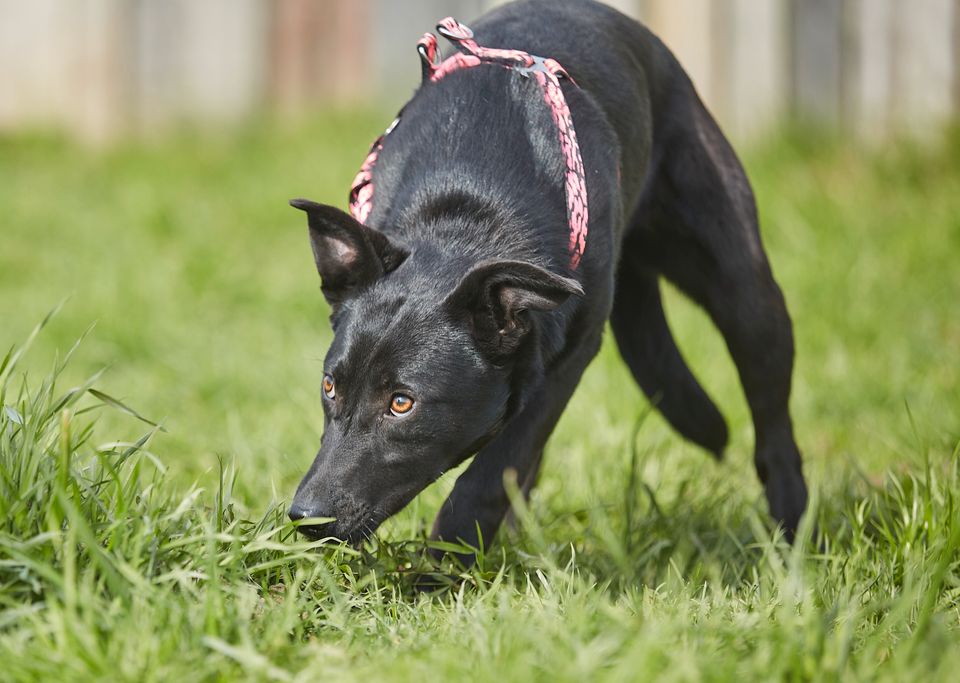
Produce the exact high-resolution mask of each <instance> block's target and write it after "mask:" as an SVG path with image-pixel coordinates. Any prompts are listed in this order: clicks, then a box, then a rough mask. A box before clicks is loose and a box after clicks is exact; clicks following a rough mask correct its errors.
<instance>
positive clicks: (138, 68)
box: [0, 0, 960, 141]
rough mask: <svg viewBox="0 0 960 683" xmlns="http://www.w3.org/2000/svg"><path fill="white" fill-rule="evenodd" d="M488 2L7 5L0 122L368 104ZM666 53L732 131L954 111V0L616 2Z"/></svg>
mask: <svg viewBox="0 0 960 683" xmlns="http://www.w3.org/2000/svg"><path fill="white" fill-rule="evenodd" d="M492 4H497V3H496V2H492V1H491V0H0V130H14V129H22V128H37V127H51V126H54V127H62V128H66V129H67V130H69V131H72V132H73V133H75V134H77V135H78V136H80V137H83V138H85V139H89V140H94V141H99V140H105V139H109V138H112V137H115V136H118V135H126V134H139V133H145V132H150V131H153V130H156V129H162V128H164V127H165V126H169V125H170V124H176V123H178V122H183V121H208V122H214V123H220V122H224V121H229V120H236V119H241V118H244V117H246V116H249V115H251V114H254V113H257V112H261V111H265V110H266V111H279V112H285V113H297V112H304V111H310V110H312V109H315V108H318V107H323V106H332V105H342V104H352V103H358V102H363V101H376V102H381V103H387V104H389V105H390V106H391V108H393V107H394V106H396V105H399V103H400V102H401V101H402V100H403V99H404V98H405V97H406V96H407V95H408V94H409V92H410V91H412V89H413V88H414V87H415V86H416V83H417V81H418V79H419V66H418V62H417V58H416V53H415V51H414V47H413V45H414V43H415V41H416V40H417V38H418V37H419V36H420V35H421V34H422V33H423V32H424V31H426V30H429V29H432V27H433V25H434V23H435V21H436V20H437V19H439V18H441V17H443V16H445V15H447V14H453V15H455V16H457V17H458V18H460V19H461V20H464V21H468V20H469V19H472V18H474V17H475V16H477V15H478V14H480V13H481V12H482V11H483V10H484V9H486V8H487V7H488V6H490V5H492ZM610 4H612V5H614V6H616V7H617V8H619V9H621V10H622V11H624V12H627V13H628V14H631V15H632V16H634V17H637V18H639V19H641V20H642V21H644V22H646V23H647V24H648V25H649V26H650V27H651V28H652V29H653V30H654V31H655V32H656V33H658V34H659V35H660V36H661V37H662V38H663V40H664V41H665V42H666V43H667V44H668V45H669V46H670V47H671V48H672V49H673V50H674V51H675V52H676V54H677V56H678V57H679V58H680V61H681V62H682V63H683V64H684V66H685V67H686V68H687V70H688V72H689V73H690V74H691V76H692V77H693V80H694V82H695V83H696V85H697V87H698V89H699V91H700V93H701V95H702V96H703V98H704V99H705V100H706V102H707V103H708V105H709V106H710V108H711V109H712V110H713V111H714V113H715V114H716V115H717V116H718V118H719V119H720V121H721V124H722V125H723V126H724V127H725V128H726V129H727V130H728V131H729V132H730V133H731V134H732V135H733V136H734V137H735V138H738V139H744V138H749V137H753V136H756V135H758V134H760V133H762V132H764V131H766V130H768V129H769V128H770V127H771V126H772V125H774V124H776V123H777V122H778V121H780V120H782V119H783V118H784V117H787V116H792V117H800V118H809V119H814V120H816V121H821V122H825V123H827V124H830V125H834V126H843V127H846V128H848V129H849V130H851V131H854V132H856V133H857V134H859V135H864V136H872V137H878V136H882V135H884V134H886V133H888V132H891V131H900V130H907V131H912V132H916V133H920V134H923V133H924V132H926V131H930V130H935V129H936V128H937V126H938V125H939V124H941V123H942V122H943V121H944V120H946V119H948V118H950V117H952V116H955V115H956V114H957V113H958V112H960V66H958V64H960V0H910V1H909V2H908V1H907V0H613V1H611V2H610Z"/></svg>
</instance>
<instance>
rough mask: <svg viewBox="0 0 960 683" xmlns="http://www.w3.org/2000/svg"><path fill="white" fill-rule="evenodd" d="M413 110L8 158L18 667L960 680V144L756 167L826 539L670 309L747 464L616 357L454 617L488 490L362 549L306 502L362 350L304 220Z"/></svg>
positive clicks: (234, 675)
mask: <svg viewBox="0 0 960 683" xmlns="http://www.w3.org/2000/svg"><path fill="white" fill-rule="evenodd" d="M381 119H382V117H380V116H370V115H358V116H347V115H340V116H330V117H326V118H324V119H323V120H320V121H317V122H315V123H310V124H302V125H296V126H291V127H287V128H283V129H281V128H279V127H277V126H273V125H264V126H262V127H260V128H259V129H256V130H250V131H247V132H245V133H237V134H227V133H223V134H220V135H218V136H215V137H213V138H210V137H202V136H191V135H182V136H180V137H176V138H173V139H169V140H163V141H160V142H156V143H152V144H143V145H126V146H121V147H118V148H115V149H112V150H108V151H99V152H94V151H91V150H86V149H83V148H81V147H77V146H73V145H70V144H67V143H65V142H62V141H57V140H53V139H49V138H43V137H35V138H29V139H28V138H19V139H6V140H0V368H2V369H0V404H2V405H0V662H2V665H0V679H2V680H36V679H41V678H46V679H54V680H103V679H105V678H106V679H122V680H136V681H151V680H158V681H167V680H210V679H214V680H216V679H223V680H236V679H253V680H269V679H273V680H318V679H322V680H329V679H334V678H336V679H340V680H358V681H369V680H408V679H422V680H457V679H460V678H469V679H478V680H496V681H502V680H530V679H534V680H551V681H552V680H585V679H586V680H597V679H607V680H658V681H660V680H666V681H669V680H683V681H688V680H690V681H692V680H730V679H736V680H744V681H752V680H833V679H845V680H891V681H902V680H918V679H928V678H929V679H934V680H935V679H941V680H948V679H951V678H952V676H951V674H950V672H951V671H953V672H954V673H955V672H956V671H957V670H958V668H960V612H958V606H960V471H958V467H960V452H958V451H960V315H958V312H960V269H958V266H957V261H958V258H960V134H958V133H957V131H954V132H953V133H951V134H947V135H945V136H944V138H943V140H942V141H941V142H939V143H938V144H936V145H934V146H932V147H927V148H919V147H915V146H911V145H907V144H892V145H889V146H888V147H885V148H883V149H879V150H874V151H869V152H867V151H863V150H861V149H859V148H857V147H855V146H853V145H851V144H848V143H846V142H844V141H842V140H836V139H826V138H823V137H818V136H816V135H811V134H805V135H800V134H784V135H783V136H781V137H780V138H778V139H776V140H774V141H771V142H769V143H768V144H765V145H763V146H761V147H759V148H756V149H753V150H751V151H750V152H749V153H748V154H747V155H746V163H747V167H748V171H749V172H750V175H751V178H752V180H753V181H754V183H755V186H756V190H757V195H758V199H759V204H760V210H761V216H762V222H763V229H764V238H765V241H766V244H767V248H768V251H769V253H770V256H771V259H772V261H773V264H774V269H775V272H776V274H777V276H778V279H779V281H780V283H781V285H782V287H783V289H784V291H785V293H786V295H787V299H788V303H789V305H790V309H791V312H792V315H793V318H794V324H795V329H796V334H797V366H796V374H795V389H794V397H793V404H792V405H793V413H794V417H795V423H796V428H797V433H798V438H799V441H800V444H801V448H802V449H803V451H804V455H805V462H806V472H807V474H808V478H809V479H810V482H811V485H812V490H813V492H814V501H813V513H812V514H811V515H810V516H809V519H808V522H809V524H808V528H807V529H806V532H807V533H806V534H805V535H804V536H802V538H801V541H800V542H799V543H798V544H797V545H796V546H794V547H793V548H790V547H788V546H786V545H785V544H783V542H782V540H781V539H780V538H779V537H778V536H777V535H776V534H772V533H771V530H770V526H769V522H768V521H767V517H766V513H765V504H764V501H763V497H762V492H761V489H760V486H759V485H758V483H757V481H756V477H755V475H754V473H753V470H752V465H751V459H752V454H751V448H752V430H751V426H750V422H749V417H748V414H747V410H746V407H745V403H744V400H743V398H742V395H741V393H740V390H739V386H738V384H737V381H736V375H735V372H734V370H733V368H732V365H731V363H730V361H729V359H728V357H727V355H726V353H725V350H724V348H723V344H722V341H721V340H720V338H719V337H718V335H717V334H716V333H715V332H714V331H713V329H712V328H711V327H710V325H709V324H708V322H707V321H706V319H705V318H704V316H703V315H702V314H701V313H700V312H699V311H697V310H696V309H695V308H694V307H693V306H691V305H690V304H689V303H688V302H686V301H685V300H683V299H682V298H681V297H679V296H677V295H676V293H675V292H672V291H671V292H668V307H669V311H668V313H669V316H670V318H671V324H672V326H673V328H674V330H675V333H676V336H677V337H678V339H679V341H680V344H681V346H682V348H683V349H684V352H685V353H686V355H687V357H688V358H689V360H690V362H691V364H692V365H693V367H694V368H695V371H696V373H697V375H698V376H700V377H701V378H703V381H704V383H705V384H706V385H707V386H708V387H709V389H710V391H711V393H712V394H713V395H714V396H715V397H716V398H717V400H718V402H719V404H720V405H721V406H722V407H723V409H724V412H725V413H726V414H727V416H728V418H729V421H730V426H731V434H732V444H731V448H730V450H729V454H728V458H727V459H726V460H725V461H724V462H723V463H721V464H719V465H718V464H716V463H714V462H712V461H711V460H710V459H709V458H708V457H707V456H705V455H704V454H703V453H701V452H699V451H697V450H696V449H695V448H693V447H691V446H689V445H686V444H684V443H683V442H681V441H680V440H679V438H678V437H677V436H676V435H674V434H673V433H672V432H671V431H670V430H669V428H668V427H667V426H666V425H665V424H664V422H663V421H662V420H661V419H660V418H659V416H657V415H656V414H648V405H647V403H646V401H645V400H644V399H643V398H642V397H641V395H640V393H639V392H638V390H637V389H636V388H635V386H634V385H633V384H632V382H631V380H630V379H629V377H628V374H627V372H626V370H625V369H624V367H623V365H622V363H621V362H620V360H619V359H618V357H617V355H616V352H615V349H614V348H613V346H612V344H610V343H609V340H607V343H606V344H605V346H604V348H603V350H602V352H601V354H600V356H599V357H598V359H597V360H596V361H595V362H594V363H593V365H592V366H591V368H590V369H589V371H588V372H587V375H586V376H585V378H584V380H583V382H582V385H581V387H580V389H579V390H578V392H577V394H576V396H575V397H574V399H573V401H572V403H571V405H570V407H569V409H568V410H567V413H566V415H565V416H564V418H563V420H562V422H561V425H560V426H559V428H558V429H557V431H556V432H555V434H554V436H553V438H552V440H551V443H550V446H549V447H548V453H547V459H546V465H545V468H544V472H543V476H542V478H541V484H540V486H539V488H538V489H537V491H536V492H535V494H534V497H533V499H532V501H531V503H530V506H529V509H522V510H519V511H518V515H519V518H520V524H519V528H518V530H516V531H513V532H509V533H505V534H503V535H502V537H501V539H499V540H500V541H502V542H497V543H495V544H494V545H493V547H492V548H490V549H489V550H488V552H487V554H486V555H485V556H484V557H483V558H482V561H481V563H480V565H479V566H478V567H477V568H476V569H475V570H473V571H471V572H469V573H467V574H465V575H464V578H463V581H462V582H461V583H460V584H459V586H458V587H456V588H454V589H452V590H450V591H448V592H446V593H444V594H442V595H438V596H427V595H422V594H418V593H417V592H416V590H415V587H414V584H415V577H416V576H417V574H418V572H422V571H433V570H435V569H438V568H435V567H432V566H431V565H430V563H429V562H428V560H426V559H425V557H424V549H425V547H426V542H425V540H424V539H425V533H426V531H425V530H426V529H427V528H428V527H429V521H430V519H431V517H432V513H433V512H434V511H435V510H436V508H437V506H438V505H439V503H440V501H441V500H442V499H443V496H444V494H445V493H446V492H447V491H449V489H450V487H451V486H452V482H453V479H454V475H453V474H451V475H448V476H446V477H444V478H443V479H442V480H441V481H440V482H438V483H437V484H436V485H435V486H434V487H433V488H431V489H430V490H428V491H427V492H425V493H424V494H423V495H421V496H420V497H419V498H418V499H417V500H416V501H415V502H414V503H413V504H412V505H411V506H410V507H409V508H408V509H407V510H405V511H404V512H403V513H401V514H400V515H398V516H397V517H396V518H395V519H393V520H391V521H390V522H388V523H387V524H386V525H385V526H384V527H383V528H382V529H381V530H380V532H379V533H378V535H377V538H376V539H374V540H372V541H371V542H369V543H368V544H366V545H365V546H364V547H363V548H361V549H359V550H353V549H350V548H344V547H323V548H317V547H316V544H309V543H305V542H302V541H300V540H299V539H298V538H297V537H296V534H295V533H294V530H293V529H292V528H291V527H290V525H289V524H287V523H286V522H285V518H284V517H283V506H284V503H285V502H286V501H288V500H289V498H290V495H291V493H292V491H293V489H294V487H295V485H296V483H297V481H298V479H299V477H300V476H301V474H302V473H303V471H304V470H305V468H306V467H307V465H308V463H309V461H310V459H311V457H312V454H313V453H314V452H315V450H316V448H317V446H318V444H319V437H320V430H321V415H320V400H319V389H318V387H319V382H320V374H321V364H320V359H321V358H322V356H323V353H324V349H325V346H326V344H327V343H328V342H329V340H330V333H329V330H328V328H327V323H326V309H325V307H324V305H323V303H322V301H321V296H320V294H319V291H318V281H317V277H316V273H315V271H314V270H313V266H312V261H311V257H310V255H309V249H308V247H307V243H306V234H305V233H306V230H305V229H304V225H303V217H302V215H300V214H299V213H297V212H295V211H293V210H292V209H290V208H288V207H287V206H286V200H287V199H288V198H289V197H293V196H308V197H313V198H315V199H318V200H321V201H328V202H335V203H340V204H342V203H343V198H344V194H345V189H346V188H347V186H348V184H349V181H350V179H351V177H352V174H353V173H354V172H355V170H356V166H357V164H358V162H359V161H360V159H361V158H362V156H363V154H364V151H365V147H366V145H367V144H368V142H369V140H370V139H371V138H372V137H373V136H374V135H375V134H376V133H377V131H378V129H379V128H380V127H381V124H382V120H381ZM64 299H66V301H65V303H64V305H63V307H62V309H61V310H60V311H59V312H58V313H57V314H56V315H55V316H53V317H52V318H51V319H50V320H49V321H48V322H47V324H46V326H45V328H44V329H42V330H41V331H40V332H39V333H38V334H37V335H36V336H35V337H34V336H31V335H32V330H33V329H34V327H35V326H36V325H37V323H38V321H40V320H42V319H43V318H44V316H45V314H46V313H47V312H48V311H50V310H51V309H53V308H54V307H56V306H57V304H58V303H59V302H61V301H63V300H64ZM92 323H95V325H94V327H93V329H92V330H91V331H89V333H87V334H85V332H86V331H87V329H88V327H89V326H90V325H91V324H92ZM84 335H85V338H84V339H83V341H82V343H81V344H79V345H78V346H77V347H76V348H75V349H74V342H75V341H76V340H77V339H78V338H80V337H81V336H84ZM27 342H29V343H27ZM27 347H29V349H27ZM9 348H13V349H15V350H14V351H11V353H10V354H9V355H7V356H6V360H2V359H3V358H4V354H5V353H6V350H7V349H9ZM71 349H73V351H72V352H71ZM21 350H28V351H29V352H28V353H23V354H21V353H20V351H21ZM101 371H103V372H102V373H101ZM142 416H146V417H142ZM154 422H155V423H156V424H154ZM158 425H159V426H158ZM814 521H816V526H817V527H818V531H819V533H820V538H819V540H818V541H812V540H811V539H810V535H811V534H812V526H813V524H812V522H814ZM439 569H440V570H442V571H453V569H452V568H451V567H449V566H448V567H441V568H439Z"/></svg>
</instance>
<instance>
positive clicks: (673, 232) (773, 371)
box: [624, 89, 807, 538]
mask: <svg viewBox="0 0 960 683" xmlns="http://www.w3.org/2000/svg"><path fill="white" fill-rule="evenodd" d="M672 125H676V126H680V127H681V128H682V129H683V130H682V134H673V135H669V134H668V135H665V136H664V139H665V140H667V141H668V142H664V143H663V145H664V148H665V149H661V150H660V153H659V155H658V159H659V162H658V165H657V166H656V167H655V168H654V169H653V170H652V171H651V173H652V176H651V182H650V183H649V185H648V187H647V191H646V192H645V194H644V197H643V198H642V199H641V201H640V203H639V206H638V207H637V209H636V212H635V215H634V224H633V225H632V226H631V227H632V228H633V230H632V232H631V234H630V236H629V238H628V242H627V245H629V243H630V242H631V241H633V242H635V246H634V248H633V250H632V252H631V253H625V254H624V260H625V262H626V263H629V261H627V260H626V259H628V258H630V257H631V256H632V257H633V258H635V259H645V260H647V262H648V263H649V265H650V267H651V268H652V269H653V270H655V271H657V272H660V273H662V274H663V275H665V276H666V277H667V278H668V279H670V280H671V281H673V282H674V283H676V284H677V286H679V287H680V289H682V290H683V291H684V292H685V293H687V294H688V295H689V296H690V297H691V298H693V299H694V300H695V301H696V302H697V303H699V304H700V305H701V306H703V307H704V308H705V309H706V311H707V312H708V313H709V315H710V317H711V318H712V320H713V322H714V324H715V325H716V326H717V327H718V328H719V330H720V332H721V333H722V334H723V337H724V341H725V342H726V344H727V348H728V349H729V351H730V355H731V356H732V357H733V361H734V363H735V364H736V366H737V371H738V373H739V376H740V383H741V384H742V385H743V389H744V393H745V394H746V398H747V403H748V404H749V406H750V412H751V415H752V417H753V424H754V432H755V437H756V443H755V453H754V463H755V465H756V468H757V474H758V475H759V477H760V480H761V481H762V482H763V485H764V489H765V492H766V496H767V500H768V502H769V505H770V513H771V515H772V516H773V517H774V518H775V519H776V520H778V521H779V522H781V523H782V524H783V527H784V530H785V532H786V534H787V536H788V537H790V538H792V536H793V533H794V531H795V530H796V528H797V525H798V523H799V520H800V516H801V515H802V514H803V511H804V509H805V508H806V503H807V488H806V484H805V483H804V480H803V474H802V469H801V461H800V451H799V449H798V448H797V444H796V442H795V440H794V435H793V426H792V423H791V420H790V413H789V409H788V402H789V398H790V384H791V373H792V370H793V353H794V347H793V329H792V325H791V322H790V316H789V314H788V313H787V308H786V304H785V302H784V299H783V294H782V293H781V291H780V288H779V287H778V286H777V283H776V281H775V280H774V278H773V273H772V272H771V269H770V264H769V263H768V261H767V257H766V254H765V253H764V251H763V245H762V243H761V240H760V233H759V228H758V224H757V214H756V207H755V205H754V199H753V193H752V191H751V189H750V184H749V182H748V180H747V177H746V174H745V173H744V171H743V168H742V167H741V165H740V163H739V161H738V160H737V158H736V155H735V154H734V152H733V150H732V149H731V148H730V146H729V144H728V143H727V141H726V139H725V138H724V137H723V134H722V133H721V132H720V129H719V128H718V127H717V125H716V123H714V121H713V119H712V118H711V117H710V115H709V114H708V113H707V111H706V109H704V108H703V105H702V104H701V103H700V101H699V100H698V99H697V98H696V95H695V94H693V93H692V89H691V92H690V99H689V100H687V101H686V102H685V103H684V104H683V106H679V105H678V107H677V108H676V110H675V116H674V117H673V122H672ZM627 245H625V246H627ZM625 272H626V273H627V274H628V276H629V273H630V270H627V271H625ZM648 308H653V307H652V306H651V307H648ZM655 313H656V310H655ZM635 324H636V325H643V324H644V321H642V320H637V321H636V323H635ZM650 324H652V325H653V326H654V327H660V326H661V325H662V323H661V322H660V318H659V316H656V315H654V318H653V322H652V323H650ZM668 355H669V354H668ZM668 363H669V361H668ZM687 391H689V390H687ZM691 406H692V409H693V410H694V411H699V412H702V411H703V408H702V407H701V406H699V404H697V403H696V402H694V403H691Z"/></svg>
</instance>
